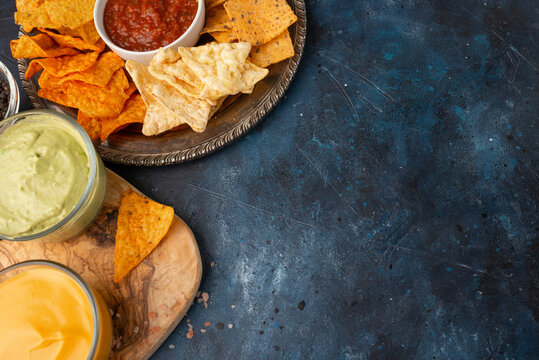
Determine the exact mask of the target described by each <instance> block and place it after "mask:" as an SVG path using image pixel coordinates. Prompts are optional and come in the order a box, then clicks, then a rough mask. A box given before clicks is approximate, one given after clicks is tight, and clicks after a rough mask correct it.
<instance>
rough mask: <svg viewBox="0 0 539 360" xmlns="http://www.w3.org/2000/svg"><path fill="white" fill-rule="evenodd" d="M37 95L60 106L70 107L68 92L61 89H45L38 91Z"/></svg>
mask: <svg viewBox="0 0 539 360" xmlns="http://www.w3.org/2000/svg"><path fill="white" fill-rule="evenodd" d="M37 95H38V96H39V97H42V98H43V99H47V100H50V101H52V102H55V103H58V104H60V105H65V106H69V101H68V98H67V92H66V91H64V89H59V88H43V89H39V90H38V91H37Z"/></svg>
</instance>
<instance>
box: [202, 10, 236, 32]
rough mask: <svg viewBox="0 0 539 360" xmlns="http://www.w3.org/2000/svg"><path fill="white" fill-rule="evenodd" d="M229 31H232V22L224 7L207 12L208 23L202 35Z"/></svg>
mask: <svg viewBox="0 0 539 360" xmlns="http://www.w3.org/2000/svg"><path fill="white" fill-rule="evenodd" d="M227 30H228V31H231V30H232V22H231V21H230V17H229V16H228V14H227V12H226V10H225V8H224V7H223V6H217V7H214V8H213V9H211V10H209V11H207V12H206V23H205V24H204V28H203V29H202V32H201V34H205V33H211V32H215V31H227Z"/></svg>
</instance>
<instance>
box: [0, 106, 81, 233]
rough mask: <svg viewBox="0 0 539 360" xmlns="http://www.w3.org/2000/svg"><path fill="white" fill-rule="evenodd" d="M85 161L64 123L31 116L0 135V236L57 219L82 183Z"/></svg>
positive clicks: (70, 207) (76, 138) (48, 224)
mask: <svg viewBox="0 0 539 360" xmlns="http://www.w3.org/2000/svg"><path fill="white" fill-rule="evenodd" d="M89 174H90V159H89V157H88V153H87V152H86V150H85V146H84V142H83V140H82V137H81V136H80V135H79V134H78V133H77V132H76V131H75V130H74V129H73V128H71V127H70V126H69V125H68V124H66V123H65V122H64V121H61V120H60V119H57V118H55V117H52V116H47V115H36V116H33V117H32V118H28V119H24V120H21V121H19V122H17V123H16V124H15V125H13V126H11V127H9V128H8V129H7V130H6V131H5V132H4V133H3V134H1V135H0V184H1V186H0V234H2V235H6V236H9V237H18V236H23V235H31V234H36V233H38V232H41V231H43V230H46V229H48V228H50V227H51V226H53V225H54V224H56V223H58V222H59V221H61V220H62V219H63V218H65V217H66V215H67V214H69V212H70V211H71V210H73V208H74V207H75V206H76V205H77V203H78V202H79V200H80V199H81V197H82V194H83V193H84V189H85V188H86V186H87V184H88V178H89Z"/></svg>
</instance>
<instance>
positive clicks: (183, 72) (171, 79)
mask: <svg viewBox="0 0 539 360" xmlns="http://www.w3.org/2000/svg"><path fill="white" fill-rule="evenodd" d="M149 71H150V74H152V75H153V76H154V77H155V78H157V79H159V80H163V81H166V82H168V83H169V85H171V86H174V87H175V88H176V89H177V90H179V91H180V92H182V93H183V94H184V95H188V96H195V97H198V98H201V99H202V98H206V99H218V98H219V97H221V96H222V94H221V93H220V92H218V91H215V90H213V89H212V88H209V87H208V86H206V85H205V84H204V83H203V82H202V81H201V80H200V79H199V78H198V77H197V76H196V75H195V74H194V73H193V71H192V70H191V69H190V68H189V67H188V66H187V65H186V64H185V63H184V62H183V61H181V56H180V54H179V53H178V51H175V50H172V49H159V51H158V52H157V54H156V55H155V56H154V58H153V59H152V61H151V62H150V66H149Z"/></svg>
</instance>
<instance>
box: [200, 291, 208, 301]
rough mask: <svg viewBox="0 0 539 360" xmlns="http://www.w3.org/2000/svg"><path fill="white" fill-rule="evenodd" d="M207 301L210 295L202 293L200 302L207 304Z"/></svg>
mask: <svg viewBox="0 0 539 360" xmlns="http://www.w3.org/2000/svg"><path fill="white" fill-rule="evenodd" d="M209 299H210V294H208V293H207V292H205V291H204V292H203V293H202V301H204V302H207V301H208V300H209Z"/></svg>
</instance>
